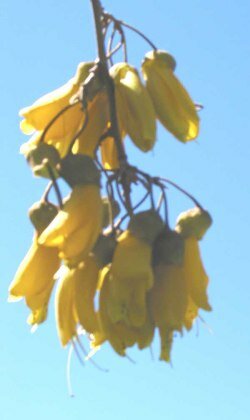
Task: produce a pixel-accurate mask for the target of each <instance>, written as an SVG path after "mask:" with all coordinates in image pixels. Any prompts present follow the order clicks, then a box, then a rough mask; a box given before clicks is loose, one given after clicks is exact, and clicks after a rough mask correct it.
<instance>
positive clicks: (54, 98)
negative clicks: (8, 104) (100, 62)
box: [20, 63, 94, 141]
mask: <svg viewBox="0 0 250 420" xmlns="http://www.w3.org/2000/svg"><path fill="white" fill-rule="evenodd" d="M93 65H94V63H80V64H79V66H78V69H77V72H76V75H75V76H74V77H73V78H72V79H71V80H69V81H68V82H67V83H66V84H65V85H63V86H61V87H60V88H58V89H56V90H54V91H53V92H51V93H48V94H47V95H44V96H42V97H41V98H40V99H38V100H37V101H36V102H34V104H33V105H31V106H30V107H27V108H23V109H21V111H20V115H21V116H22V117H24V119H23V120H22V121H21V125H20V126H21V130H22V131H23V132H24V133H25V134H32V133H33V132H34V131H35V130H37V131H43V130H44V129H45V128H46V127H47V125H48V124H49V123H50V122H51V121H52V119H53V118H55V117H56V115H57V114H58V113H59V112H60V111H62V110H63V109H64V108H65V107H67V106H69V104H70V99H71V98H72V96H73V95H75V94H76V93H77V91H78V90H79V87H80V85H81V83H83V82H84V80H85V79H86V78H87V76H88V75H89V70H90V69H91V67H93ZM83 119H84V114H83V112H82V106H81V104H80V103H78V104H77V105H73V106H71V107H69V109H67V111H65V112H63V113H62V115H60V116H59V117H58V118H57V119H56V120H55V121H54V123H53V124H52V125H51V127H50V128H49V130H48V132H47V134H46V139H47V138H48V139H52V140H53V141H55V140H61V139H63V138H65V137H66V138H67V137H68V136H70V137H73V135H74V134H75V133H76V132H77V130H78V128H79V126H80V125H81V123H82V121H83ZM46 139H45V141H46Z"/></svg>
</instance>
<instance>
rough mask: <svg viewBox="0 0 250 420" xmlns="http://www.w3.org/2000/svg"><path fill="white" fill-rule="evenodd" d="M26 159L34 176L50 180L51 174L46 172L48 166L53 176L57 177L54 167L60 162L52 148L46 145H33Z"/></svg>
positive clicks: (58, 156) (56, 152)
mask: <svg viewBox="0 0 250 420" xmlns="http://www.w3.org/2000/svg"><path fill="white" fill-rule="evenodd" d="M26 158H27V161H28V163H29V165H30V166H31V168H32V171H33V173H34V175H36V176H42V177H44V178H49V179H50V178H51V174H50V171H49V170H48V166H50V168H51V170H52V171H53V174H54V176H55V177H57V176H58V173H57V170H56V165H57V164H58V163H59V162H60V155H59V153H58V151H57V150H56V148H55V147H54V146H52V145H50V144H46V143H39V144H38V145H34V146H33V147H32V148H31V150H30V151H29V152H28V153H27V155H26Z"/></svg>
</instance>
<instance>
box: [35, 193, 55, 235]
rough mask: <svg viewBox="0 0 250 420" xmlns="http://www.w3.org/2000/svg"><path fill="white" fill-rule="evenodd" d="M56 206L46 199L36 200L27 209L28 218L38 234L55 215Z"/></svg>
mask: <svg viewBox="0 0 250 420" xmlns="http://www.w3.org/2000/svg"><path fill="white" fill-rule="evenodd" d="M57 213H58V210H57V208H56V206H54V205H53V204H51V203H48V202H46V201H37V202H36V203H34V204H33V205H32V206H31V207H30V209H29V218H30V220H31V223H32V224H33V226H34V227H35V229H36V231H37V233H38V234H40V233H42V232H43V230H44V229H45V228H46V227H47V226H48V225H49V224H50V222H52V220H53V219H54V217H55V216H56V215H57Z"/></svg>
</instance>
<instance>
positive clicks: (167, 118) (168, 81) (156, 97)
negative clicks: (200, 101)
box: [142, 50, 199, 143]
mask: <svg viewBox="0 0 250 420" xmlns="http://www.w3.org/2000/svg"><path fill="white" fill-rule="evenodd" d="M175 66H176V63H175V60H174V58H173V57H172V56H171V55H170V54H169V53H167V52H165V51H161V50H156V51H150V52H149V53H147V54H146V56H145V59H144V61H143V63H142V73H143V76H144V79H145V80H146V86H147V89H148V92H149V94H150V96H151V99H152V101H153V104H154V108H155V112H156V115H157V118H158V119H159V120H160V122H161V123H162V124H163V125H164V127H165V128H166V129H167V130H168V131H170V132H171V133H172V134H173V135H174V136H175V137H176V138H177V139H178V140H180V141H182V142H184V143H185V142H187V141H189V140H193V139H195V138H196V137H197V136H198V133H199V117H198V115H197V111H196V108H195V104H194V103H193V101H192V99H191V98H190V96H189V94H188V92H187V91H186V89H185V88H184V87H183V86H182V84H181V83H180V82H179V80H178V79H177V77H176V76H175V74H174V70H175Z"/></svg>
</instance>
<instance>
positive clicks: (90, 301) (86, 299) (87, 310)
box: [74, 254, 100, 334]
mask: <svg viewBox="0 0 250 420" xmlns="http://www.w3.org/2000/svg"><path fill="white" fill-rule="evenodd" d="M99 271H100V265H99V264H98V261H97V258H96V257H95V255H93V254H90V255H88V256H87V258H86V259H85V260H84V261H83V262H82V263H81V264H80V265H79V267H77V268H76V269H75V274H74V278H75V295H74V296H75V310H76V314H77V318H78V321H79V323H80V324H81V326H82V327H83V328H84V330H86V331H87V332H89V333H92V334H93V333H94V332H95V331H97V330H98V329H99V326H98V320H97V314H96V310H95V305H94V299H95V294H96V289H97V283H98V274H99Z"/></svg>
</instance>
